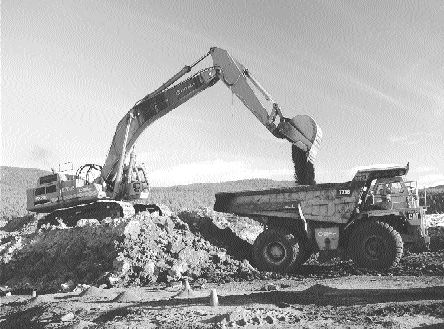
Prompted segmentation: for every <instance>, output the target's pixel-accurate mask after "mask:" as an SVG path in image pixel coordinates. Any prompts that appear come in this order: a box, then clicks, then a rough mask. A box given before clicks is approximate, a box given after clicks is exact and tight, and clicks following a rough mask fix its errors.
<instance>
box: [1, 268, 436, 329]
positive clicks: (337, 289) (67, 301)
mask: <svg viewBox="0 0 444 329" xmlns="http://www.w3.org/2000/svg"><path fill="white" fill-rule="evenodd" d="M182 289H183V288H182V286H177V287H162V286H159V287H156V288H145V287H142V288H126V289H124V288H112V289H99V288H95V287H92V288H90V289H88V290H85V291H83V292H82V293H78V292H69V293H57V294H48V295H41V296H37V297H36V298H32V297H31V296H24V295H21V296H9V297H2V300H1V303H2V305H1V308H0V328H225V327H226V328H231V327H238V328H239V327H240V328H256V327H260V328H328V327H330V328H364V327H365V328H417V327H422V328H424V327H425V328H444V277H443V276H420V277H416V276H397V277H381V276H349V277H340V278H334V279H296V278H282V279H275V280H263V281H257V280H256V281H252V282H232V283H226V284H222V285H214V284H213V285H211V284H208V285H204V286H203V287H193V288H192V291H191V292H189V293H188V292H187V291H185V294H183V295H185V296H182V297H174V296H176V295H177V294H178V293H180V292H181V291H182ZM211 289H216V292H217V295H218V301H219V306H217V307H214V306H210V297H209V296H210V291H211Z"/></svg>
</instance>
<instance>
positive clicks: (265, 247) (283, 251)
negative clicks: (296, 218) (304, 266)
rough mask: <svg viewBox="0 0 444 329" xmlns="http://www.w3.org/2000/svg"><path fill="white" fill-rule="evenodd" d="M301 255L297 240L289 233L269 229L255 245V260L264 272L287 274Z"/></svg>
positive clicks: (260, 236)
mask: <svg viewBox="0 0 444 329" xmlns="http://www.w3.org/2000/svg"><path fill="white" fill-rule="evenodd" d="M298 254H299V244H298V241H297V239H296V238H295V237H294V236H293V235H292V234H289V233H287V232H283V231H281V230H275V229H268V230H265V231H263V232H262V233H261V234H259V236H258V237H257V238H256V240H255V241H254V244H253V259H254V261H255V264H256V266H257V268H259V269H260V270H263V271H271V272H285V271H287V269H288V268H289V267H290V266H291V265H292V264H293V262H294V261H295V260H296V257H297V256H298Z"/></svg>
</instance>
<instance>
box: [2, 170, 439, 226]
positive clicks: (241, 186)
mask: <svg viewBox="0 0 444 329" xmlns="http://www.w3.org/2000/svg"><path fill="white" fill-rule="evenodd" d="M48 173H49V172H47V171H43V170H40V169H31V168H17V167H4V166H2V167H0V195H1V200H0V201H1V203H0V205H1V207H0V218H4V217H6V218H9V217H12V216H24V215H26V214H27V211H26V189H27V188H29V187H33V186H34V185H35V183H36V180H37V178H38V177H40V176H42V175H45V174H48ZM293 184H294V183H293V182H291V181H274V180H271V179H247V180H239V181H230V182H221V183H197V184H190V185H178V186H172V187H153V188H152V189H151V198H150V200H149V203H161V204H165V205H167V206H169V207H170V208H171V209H172V210H173V211H178V210H180V209H184V208H189V209H194V208H196V207H213V204H214V195H215V194H216V193H217V192H234V191H241V190H259V189H267V188H273V187H283V186H285V187H287V186H292V185H293ZM427 205H428V213H431V214H432V213H444V186H443V185H440V186H436V187H430V188H428V189H427Z"/></svg>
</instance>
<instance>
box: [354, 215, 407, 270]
mask: <svg viewBox="0 0 444 329" xmlns="http://www.w3.org/2000/svg"><path fill="white" fill-rule="evenodd" d="M348 253H349V255H350V256H351V259H352V260H353V262H354V263H355V264H356V265H358V266H360V267H365V268H368V269H378V270H381V269H389V268H391V267H393V266H396V265H397V264H398V262H399V260H400V259H401V257H402V253H403V242H402V238H401V235H400V234H399V233H398V231H396V230H395V229H394V228H393V227H391V226H390V225H389V224H387V223H384V222H379V221H369V222H366V223H362V224H360V225H358V227H356V228H355V230H354V231H353V232H352V234H351V236H350V240H349V241H348Z"/></svg>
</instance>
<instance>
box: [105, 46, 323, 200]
mask: <svg viewBox="0 0 444 329" xmlns="http://www.w3.org/2000/svg"><path fill="white" fill-rule="evenodd" d="M209 55H211V57H212V59H213V64H214V66H213V67H210V68H207V69H204V70H202V71H200V72H198V73H197V74H195V75H194V76H192V77H190V78H188V79H186V80H184V81H182V82H178V83H177V84H175V85H173V84H174V83H175V82H176V81H178V80H179V79H180V78H181V77H183V76H184V75H185V74H187V73H189V72H190V71H191V69H192V68H193V67H194V66H195V65H197V64H198V63H199V62H201V61H202V60H203V59H204V58H205V57H207V56H209ZM219 80H222V81H223V82H224V83H225V85H226V86H227V87H228V88H230V90H231V91H232V92H233V93H234V94H235V95H236V96H237V97H238V98H239V99H240V100H241V101H242V103H243V104H244V105H245V106H246V107H247V108H248V109H249V110H250V111H251V112H252V113H253V114H254V115H255V116H256V118H257V119H258V120H259V121H260V122H261V123H262V124H263V125H264V126H265V127H266V128H267V129H268V130H269V131H270V132H271V133H273V135H275V136H276V137H279V138H285V139H287V140H289V141H290V142H291V143H292V144H293V147H297V148H298V149H300V150H301V151H302V152H303V154H304V161H310V162H311V163H313V162H314V160H315V157H316V153H317V150H318V148H319V143H320V140H321V138H322V132H321V129H320V128H319V126H318V125H317V124H316V122H315V121H314V120H313V119H312V118H311V117H309V116H308V115H298V116H296V117H294V118H292V119H289V118H285V117H284V116H283V115H282V112H281V109H280V107H279V105H278V104H277V103H276V102H274V101H273V99H272V97H271V96H270V95H269V94H268V92H267V91H265V89H264V88H263V87H262V86H261V85H260V84H259V82H257V81H256V80H255V79H254V78H253V77H252V75H251V73H250V72H249V71H248V69H246V68H245V67H244V66H243V65H242V64H241V63H239V62H238V61H237V60H236V59H234V58H233V57H231V55H230V54H229V53H228V52H227V51H226V50H224V49H221V48H216V47H213V48H211V49H210V51H209V52H208V53H207V54H206V55H204V56H202V57H201V58H200V59H199V60H197V61H196V62H195V63H193V64H192V65H191V66H185V67H184V68H183V69H182V70H181V71H179V72H178V73H177V74H175V75H174V76H173V77H172V78H170V79H169V80H168V81H167V82H165V83H164V84H162V86H160V87H159V88H158V89H156V90H155V91H154V92H152V93H150V94H148V95H147V96H145V97H144V98H143V99H142V100H140V101H139V102H137V103H136V105H135V106H134V107H133V108H132V109H131V110H130V111H129V112H128V113H127V114H126V115H125V116H124V118H122V120H121V121H120V122H119V124H118V125H117V129H116V132H115V134H114V138H113V141H112V144H111V147H110V150H109V152H108V156H107V158H106V161H105V164H104V166H103V169H102V172H101V177H102V178H103V179H104V180H105V181H106V182H107V183H110V184H111V185H113V184H114V183H115V182H117V183H119V182H120V179H121V177H120V176H121V172H122V166H123V160H124V159H125V157H126V156H127V155H128V153H129V151H130V150H131V148H132V146H133V145H134V143H135V142H136V140H137V138H138V137H139V136H140V134H141V133H142V132H143V131H144V130H145V128H146V127H148V126H149V125H150V124H151V123H153V122H154V121H156V120H157V119H159V118H161V117H162V116H164V115H165V114H167V113H168V112H170V111H171V110H173V109H174V108H176V107H178V106H179V105H181V104H182V103H184V102H186V101H187V100H188V99H190V98H192V97H193V96H195V95H197V94H198V93H200V92H201V91H203V90H205V89H206V88H208V87H211V86H212V85H214V84H215V83H216V82H217V81H219ZM253 88H255V89H257V90H258V91H259V92H260V93H261V94H262V95H263V96H264V97H265V99H266V100H267V101H269V102H270V103H271V110H267V109H266V108H265V107H264V105H262V103H261V101H260V100H259V98H258V97H257V94H256V92H257V91H256V92H255V90H254V89H253ZM269 112H270V113H269ZM277 117H279V122H278V123H277V122H276V118H277ZM116 195H117V191H115V193H114V196H116Z"/></svg>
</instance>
